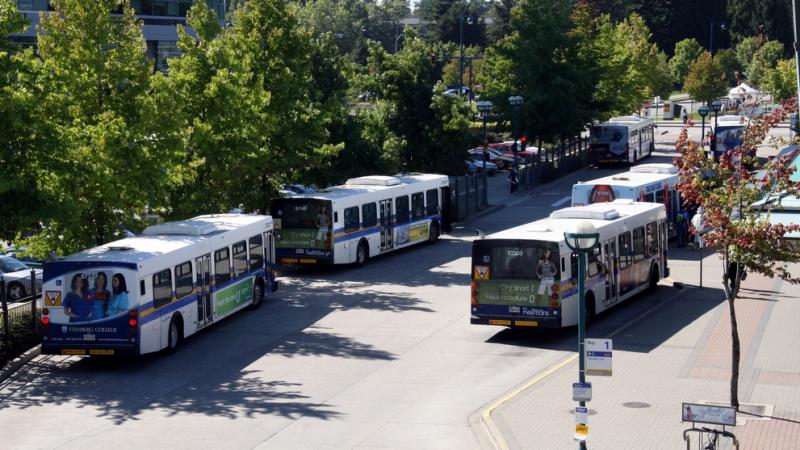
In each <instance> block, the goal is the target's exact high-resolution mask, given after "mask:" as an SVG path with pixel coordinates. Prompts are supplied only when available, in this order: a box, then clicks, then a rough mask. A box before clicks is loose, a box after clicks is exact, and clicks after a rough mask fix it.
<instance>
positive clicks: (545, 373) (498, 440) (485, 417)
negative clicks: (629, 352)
mask: <svg viewBox="0 0 800 450" xmlns="http://www.w3.org/2000/svg"><path fill="white" fill-rule="evenodd" d="M670 281H671V280H670ZM685 292H686V289H681V290H678V292H676V293H675V294H673V295H672V296H670V297H669V298H667V299H665V300H664V301H662V302H659V303H658V304H656V305H655V306H653V307H652V308H650V309H648V310H646V311H644V312H642V313H641V314H639V315H637V316H636V317H634V318H633V319H631V320H629V321H628V322H626V323H624V324H622V325H621V326H619V327H617V328H616V329H615V330H613V331H611V332H610V333H608V334H607V335H606V336H605V338H611V337H613V336H615V335H617V334H619V333H621V332H622V331H623V330H625V329H627V328H629V327H631V326H633V325H635V324H636V323H638V322H639V321H640V320H642V319H644V318H645V317H647V316H649V315H650V314H652V313H654V312H656V311H658V310H659V309H661V308H663V307H665V306H666V305H669V304H670V303H672V301H673V300H675V299H676V298H677V297H679V296H681V295H683V294H684V293H685ZM576 359H578V355H577V354H573V355H569V356H567V357H565V358H562V359H561V360H559V361H557V362H555V363H553V364H551V365H549V366H548V367H546V368H545V369H543V370H540V371H539V372H537V373H536V375H534V376H533V378H531V379H529V380H528V381H525V382H524V383H522V384H521V385H519V386H517V387H516V388H514V389H512V390H511V391H510V392H508V393H507V394H505V395H503V396H502V397H500V398H499V399H497V400H495V401H493V402H492V403H491V404H490V405H489V407H487V408H486V409H485V410H483V412H482V413H481V417H480V422H481V425H482V426H483V430H484V432H485V433H486V435H487V437H488V441H489V442H490V443H491V444H492V448H494V449H495V450H509V446H508V443H507V442H506V439H505V437H504V436H503V434H502V433H501V432H500V429H499V428H498V427H497V424H495V422H494V419H492V413H493V412H494V411H495V410H496V409H497V408H499V407H501V406H503V404H505V403H507V402H508V401H510V400H512V399H514V397H516V396H518V395H519V394H521V393H523V392H525V391H526V390H527V389H529V388H531V387H532V386H534V385H536V384H537V383H539V382H540V381H542V380H544V379H545V378H547V377H549V376H550V375H552V374H554V373H555V372H558V371H559V370H560V369H562V368H564V367H565V366H567V365H569V364H570V363H572V362H574V361H575V360H576Z"/></svg>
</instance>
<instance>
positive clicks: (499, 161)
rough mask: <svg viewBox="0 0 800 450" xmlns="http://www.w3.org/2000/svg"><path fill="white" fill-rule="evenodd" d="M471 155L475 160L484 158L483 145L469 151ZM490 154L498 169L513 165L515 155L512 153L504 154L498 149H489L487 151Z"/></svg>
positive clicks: (490, 159)
mask: <svg viewBox="0 0 800 450" xmlns="http://www.w3.org/2000/svg"><path fill="white" fill-rule="evenodd" d="M467 153H469V155H470V157H471V158H472V159H474V160H479V161H482V160H483V147H476V148H473V149H470V150H468V151H467ZM487 153H488V154H489V161H491V162H493V163H494V164H495V165H496V166H497V169H498V170H504V169H507V168H509V167H511V166H512V165H513V164H514V157H513V156H510V155H504V154H502V153H500V152H499V151H497V150H493V149H491V148H490V149H489V150H488V151H487Z"/></svg>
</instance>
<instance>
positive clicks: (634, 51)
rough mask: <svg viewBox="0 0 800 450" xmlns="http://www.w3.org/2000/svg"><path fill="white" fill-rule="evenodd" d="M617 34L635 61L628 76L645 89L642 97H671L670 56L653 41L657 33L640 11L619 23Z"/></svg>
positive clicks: (618, 42)
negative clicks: (668, 63) (654, 32)
mask: <svg viewBox="0 0 800 450" xmlns="http://www.w3.org/2000/svg"><path fill="white" fill-rule="evenodd" d="M617 33H618V36H617V39H618V40H617V45H618V46H622V48H623V52H624V54H626V55H627V56H628V57H629V60H630V61H631V62H632V64H631V65H630V66H629V67H628V75H627V76H628V77H629V78H630V79H631V81H632V84H633V86H635V87H638V88H639V90H640V91H641V93H642V95H643V96H644V98H643V99H642V100H645V99H649V98H652V97H654V96H656V95H658V96H661V97H668V96H669V93H670V92H671V91H672V83H671V81H670V79H671V77H670V73H669V66H668V65H667V57H666V55H665V54H664V52H662V51H660V50H659V49H658V46H657V45H656V44H655V43H653V42H652V38H653V34H652V33H651V32H650V29H649V28H648V27H647V24H646V23H645V21H644V19H643V18H642V17H641V16H639V15H638V14H631V16H630V17H628V18H627V19H625V20H624V21H622V22H620V23H619V24H618V25H617ZM640 104H641V102H640ZM637 107H638V105H637Z"/></svg>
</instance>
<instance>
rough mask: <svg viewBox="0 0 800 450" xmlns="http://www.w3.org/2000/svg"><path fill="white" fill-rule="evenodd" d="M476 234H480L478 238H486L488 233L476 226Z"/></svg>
mask: <svg viewBox="0 0 800 450" xmlns="http://www.w3.org/2000/svg"><path fill="white" fill-rule="evenodd" d="M475 235H476V236H478V239H484V238H486V235H485V234H484V233H483V231H481V230H480V229H479V228H475Z"/></svg>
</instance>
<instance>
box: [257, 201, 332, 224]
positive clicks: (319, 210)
mask: <svg viewBox="0 0 800 450" xmlns="http://www.w3.org/2000/svg"><path fill="white" fill-rule="evenodd" d="M270 213H271V215H272V217H273V218H274V219H278V220H280V222H279V223H280V227H281V228H283V229H291V228H306V229H318V228H320V226H322V225H325V223H327V224H328V226H330V224H331V223H332V220H331V206H330V201H328V200H319V199H313V198H283V199H279V200H275V201H274V202H273V203H272V207H271V211H270ZM323 217H324V218H323Z"/></svg>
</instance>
